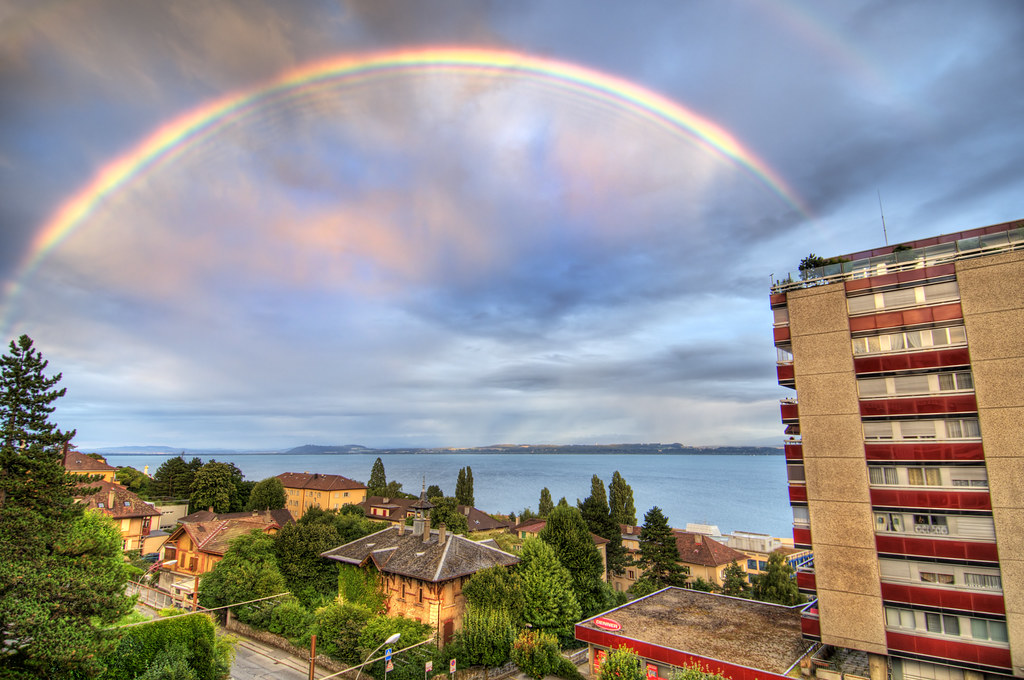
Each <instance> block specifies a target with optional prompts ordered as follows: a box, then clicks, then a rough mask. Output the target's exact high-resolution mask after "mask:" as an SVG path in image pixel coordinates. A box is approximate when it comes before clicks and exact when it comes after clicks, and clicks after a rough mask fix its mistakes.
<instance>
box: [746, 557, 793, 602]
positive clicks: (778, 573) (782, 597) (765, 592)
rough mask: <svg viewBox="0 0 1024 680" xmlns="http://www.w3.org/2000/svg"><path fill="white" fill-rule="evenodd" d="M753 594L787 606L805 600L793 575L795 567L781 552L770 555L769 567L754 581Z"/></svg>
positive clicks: (758, 597)
mask: <svg viewBox="0 0 1024 680" xmlns="http://www.w3.org/2000/svg"><path fill="white" fill-rule="evenodd" d="M751 596H752V597H753V598H754V599H755V600H761V601H762V602H774V603H776V604H784V605H786V606H787V607H788V606H792V605H794V604H800V603H801V602H803V601H804V598H803V596H802V595H800V589H799V588H798V587H797V584H796V579H795V578H794V576H793V567H792V566H791V565H790V564H789V562H787V561H786V558H785V557H784V556H783V554H782V553H780V552H773V553H772V554H771V555H769V556H768V569H767V570H766V571H765V573H763V574H761V575H760V576H759V577H758V578H757V579H756V580H755V581H754V586H753V591H752V593H751Z"/></svg>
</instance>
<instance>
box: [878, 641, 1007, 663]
mask: <svg viewBox="0 0 1024 680" xmlns="http://www.w3.org/2000/svg"><path fill="white" fill-rule="evenodd" d="M885 638H886V645H887V646H888V647H889V650H890V651H895V652H906V653H908V654H914V655H917V656H927V657H933V658H935V659H937V660H938V661H939V662H940V663H948V662H949V660H956V661H964V662H967V663H972V664H979V665H981V666H987V667H989V668H993V669H1000V670H1001V671H1003V672H1005V671H1006V670H1008V669H1010V668H1011V664H1010V650H1009V649H1008V648H1007V647H1005V646H1002V647H996V646H989V645H984V644H976V643H972V642H959V641H957V640H950V639H940V638H935V637H926V636H924V635H914V634H912V633H897V632H894V631H886V632H885Z"/></svg>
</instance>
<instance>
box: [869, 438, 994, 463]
mask: <svg viewBox="0 0 1024 680" xmlns="http://www.w3.org/2000/svg"><path fill="white" fill-rule="evenodd" d="M864 455H865V457H866V458H867V460H870V461H881V460H892V461H900V460H903V461H918V460H928V461H946V460H950V461H969V460H985V451H984V449H983V448H982V446H981V442H977V441H974V442H952V441H941V442H940V441H933V442H908V441H901V442H886V443H875V442H865V444H864Z"/></svg>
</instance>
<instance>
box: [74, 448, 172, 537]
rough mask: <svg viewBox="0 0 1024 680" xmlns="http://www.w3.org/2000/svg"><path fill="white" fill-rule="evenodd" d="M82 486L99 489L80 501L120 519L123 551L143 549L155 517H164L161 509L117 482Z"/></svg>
mask: <svg viewBox="0 0 1024 680" xmlns="http://www.w3.org/2000/svg"><path fill="white" fill-rule="evenodd" d="M90 460H92V459H90ZM87 474H92V473H87ZM79 488H80V489H82V490H85V489H95V492H94V493H92V494H90V495H88V496H86V495H82V496H76V500H78V501H79V502H81V503H84V504H85V505H87V506H88V507H90V508H92V509H94V510H97V511H99V512H102V513H103V514H104V515H107V516H108V517H112V518H113V519H114V521H115V522H117V524H118V528H119V529H120V530H121V549H122V550H125V551H129V550H141V549H142V544H143V540H144V539H145V538H146V537H147V536H149V533H150V529H151V528H152V522H153V518H154V517H159V516H160V511H159V510H157V509H156V508H155V507H153V506H152V505H151V504H150V503H147V502H146V501H144V500H142V499H141V498H139V496H138V494H135V493H133V492H131V491H129V490H128V489H126V488H125V487H123V486H121V485H120V484H116V483H114V482H108V481H106V480H101V481H98V482H85V483H83V484H82V485H81V486H80V487H79Z"/></svg>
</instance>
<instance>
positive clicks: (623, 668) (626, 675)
mask: <svg viewBox="0 0 1024 680" xmlns="http://www.w3.org/2000/svg"><path fill="white" fill-rule="evenodd" d="M598 678H599V680H647V674H646V672H645V669H644V665H643V663H641V662H640V657H639V656H637V655H636V654H634V653H633V651H632V650H630V649H629V648H627V647H619V648H618V649H613V650H612V651H611V653H610V654H608V658H607V659H605V660H604V663H602V664H601V673H600V674H599V675H598Z"/></svg>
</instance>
